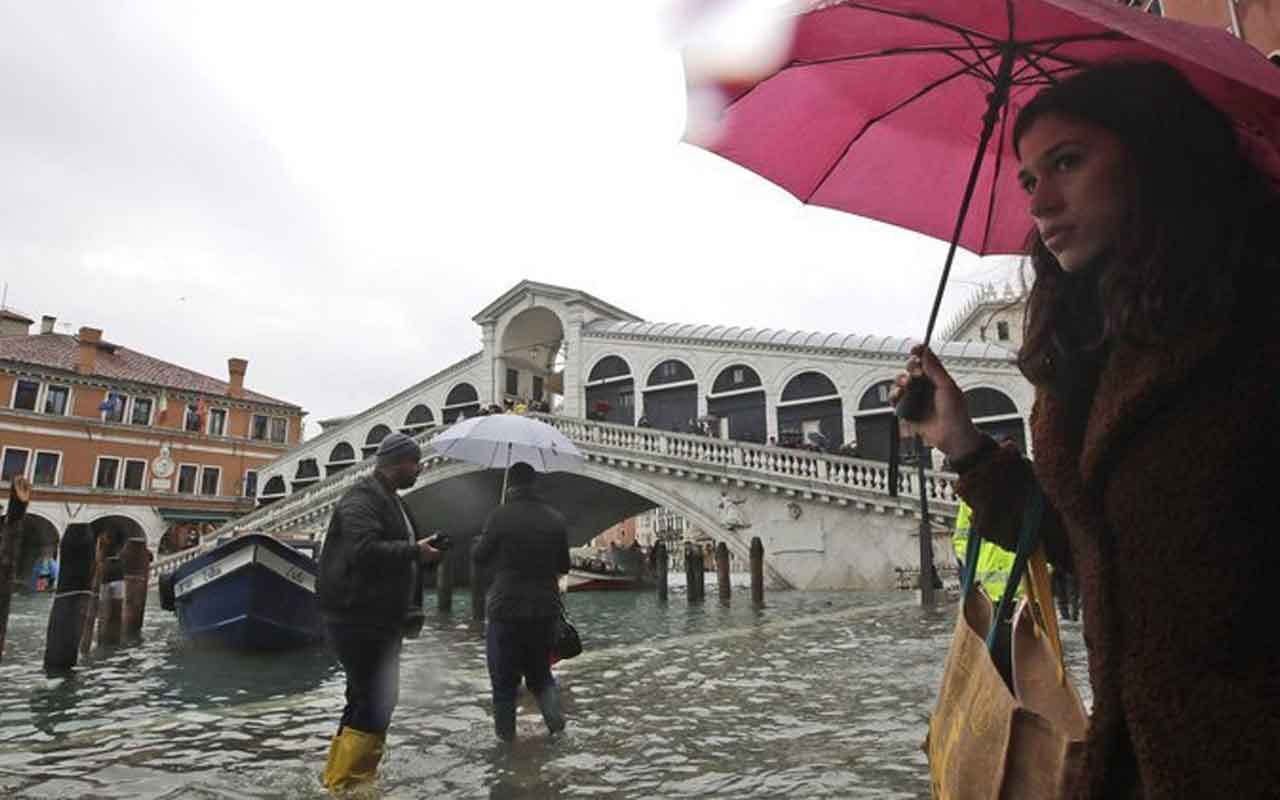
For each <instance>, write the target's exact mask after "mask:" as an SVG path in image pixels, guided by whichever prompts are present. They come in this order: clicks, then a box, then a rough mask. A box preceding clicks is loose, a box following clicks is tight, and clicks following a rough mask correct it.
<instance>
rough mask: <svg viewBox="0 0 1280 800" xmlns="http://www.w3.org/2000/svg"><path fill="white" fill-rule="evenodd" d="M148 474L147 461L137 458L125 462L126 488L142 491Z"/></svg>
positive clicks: (132, 490)
mask: <svg viewBox="0 0 1280 800" xmlns="http://www.w3.org/2000/svg"><path fill="white" fill-rule="evenodd" d="M146 476H147V462H145V461H142V460H140V459H136V458H130V459H126V460H125V462H124V488H126V489H128V490H129V491H131V492H140V491H142V488H143V481H145V480H146Z"/></svg>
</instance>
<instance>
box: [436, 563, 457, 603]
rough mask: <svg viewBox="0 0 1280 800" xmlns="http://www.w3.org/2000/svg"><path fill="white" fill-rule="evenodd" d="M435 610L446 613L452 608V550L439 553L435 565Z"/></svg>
mask: <svg viewBox="0 0 1280 800" xmlns="http://www.w3.org/2000/svg"><path fill="white" fill-rule="evenodd" d="M436 610H438V611H443V612H445V613H448V612H450V611H452V610H453V551H452V550H446V551H444V552H443V553H442V554H441V555H440V562H439V564H437V566H436Z"/></svg>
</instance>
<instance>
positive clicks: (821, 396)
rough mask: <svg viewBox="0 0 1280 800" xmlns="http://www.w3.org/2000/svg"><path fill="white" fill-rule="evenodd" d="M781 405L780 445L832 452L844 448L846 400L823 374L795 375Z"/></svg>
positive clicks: (781, 396)
mask: <svg viewBox="0 0 1280 800" xmlns="http://www.w3.org/2000/svg"><path fill="white" fill-rule="evenodd" d="M777 405H778V412H777V413H778V444H780V445H783V446H787V445H798V446H803V447H815V446H816V447H819V448H821V449H825V450H828V451H835V450H837V449H838V448H840V447H841V446H842V445H843V444H844V400H843V398H842V396H841V395H840V389H839V388H838V387H837V385H836V382H835V381H834V380H832V379H831V376H830V375H828V374H827V373H826V372H824V371H823V370H821V369H814V368H808V369H801V370H797V371H795V372H794V373H793V374H792V375H791V376H790V377H788V378H787V379H786V382H785V383H784V384H783V385H782V391H781V392H780V394H779V397H778V404H777ZM814 434H817V435H818V437H820V438H818V437H815V435H814Z"/></svg>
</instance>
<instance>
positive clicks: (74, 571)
mask: <svg viewBox="0 0 1280 800" xmlns="http://www.w3.org/2000/svg"><path fill="white" fill-rule="evenodd" d="M92 582H93V531H92V530H91V529H90V528H89V526H88V525H86V524H84V523H76V524H73V525H69V526H68V527H67V531H66V533H64V534H62V543H61V546H60V547H59V549H58V588H57V590H56V591H55V592H54V594H53V608H51V609H50V610H49V627H48V629H47V630H46V632H45V640H44V668H45V669H46V670H48V671H50V672H61V671H65V670H69V669H71V668H72V667H74V666H75V665H76V661H77V660H78V656H79V647H80V635H81V632H82V630H83V628H84V622H85V618H86V616H87V615H88V608H89V602H90V595H91V594H92V592H91V591H90V589H89V587H90V585H91V583H92Z"/></svg>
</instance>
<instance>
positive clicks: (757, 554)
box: [751, 536, 764, 608]
mask: <svg viewBox="0 0 1280 800" xmlns="http://www.w3.org/2000/svg"><path fill="white" fill-rule="evenodd" d="M751 605H752V606H754V607H755V608H764V543H763V542H761V541H760V537H759V536H752V537H751Z"/></svg>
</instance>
